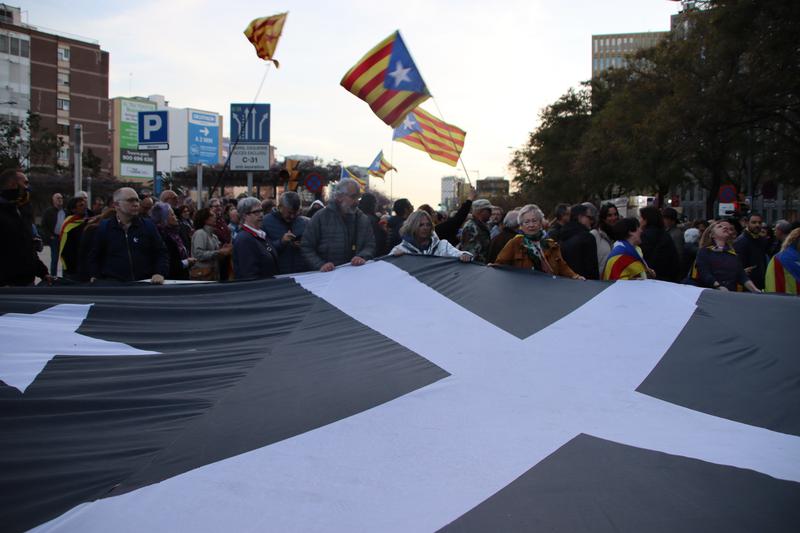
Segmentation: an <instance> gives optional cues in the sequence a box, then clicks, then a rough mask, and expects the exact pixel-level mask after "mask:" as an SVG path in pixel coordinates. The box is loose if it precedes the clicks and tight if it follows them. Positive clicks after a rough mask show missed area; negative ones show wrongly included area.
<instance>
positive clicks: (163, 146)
mask: <svg viewBox="0 0 800 533" xmlns="http://www.w3.org/2000/svg"><path fill="white" fill-rule="evenodd" d="M168 149H169V113H168V112H167V111H139V150H168Z"/></svg>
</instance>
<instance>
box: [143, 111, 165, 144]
mask: <svg viewBox="0 0 800 533" xmlns="http://www.w3.org/2000/svg"><path fill="white" fill-rule="evenodd" d="M160 129H161V117H160V116H158V115H147V116H146V117H144V140H145V141H149V140H150V134H151V133H153V132H154V131H158V130H160Z"/></svg>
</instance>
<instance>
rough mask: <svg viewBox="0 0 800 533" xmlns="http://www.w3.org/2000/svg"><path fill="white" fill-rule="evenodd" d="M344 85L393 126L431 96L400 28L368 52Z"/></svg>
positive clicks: (344, 80)
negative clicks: (404, 41)
mask: <svg viewBox="0 0 800 533" xmlns="http://www.w3.org/2000/svg"><path fill="white" fill-rule="evenodd" d="M341 84H342V87H344V88H345V89H347V90H348V91H350V92H351V93H353V94H354V95H356V96H357V97H359V98H361V99H362V100H364V101H365V102H367V103H368V104H369V106H370V107H371V108H372V111H374V112H375V114H376V115H378V118H380V119H381V120H382V121H384V122H385V123H386V124H388V125H389V126H392V127H393V128H395V127H397V126H398V125H399V124H400V123H401V122H402V121H403V118H404V117H405V116H406V115H407V114H408V113H409V112H410V111H411V110H413V109H414V108H415V107H417V106H418V105H419V104H421V103H422V102H424V101H425V100H427V99H428V98H429V97H430V93H429V92H428V88H427V86H426V85H425V81H424V80H423V79H422V76H421V75H420V73H419V70H417V66H416V65H415V64H414V61H413V60H412V59H411V54H410V53H409V52H408V49H407V48H406V45H405V43H403V38H402V37H401V36H400V32H399V31H396V32H394V33H393V34H392V35H390V36H389V37H387V38H386V39H384V40H383V41H381V42H380V43H378V45H377V46H376V47H375V48H373V49H372V50H370V51H369V52H367V54H366V55H365V56H364V57H362V58H361V59H360V60H359V62H358V63H356V64H355V66H353V68H351V69H350V70H348V71H347V74H345V75H344V77H343V78H342V81H341Z"/></svg>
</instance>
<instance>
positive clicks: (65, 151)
mask: <svg viewBox="0 0 800 533" xmlns="http://www.w3.org/2000/svg"><path fill="white" fill-rule="evenodd" d="M58 160H59V161H69V147H67V146H64V147H63V148H61V149H60V150H59V151H58Z"/></svg>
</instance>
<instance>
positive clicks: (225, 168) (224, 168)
mask: <svg viewBox="0 0 800 533" xmlns="http://www.w3.org/2000/svg"><path fill="white" fill-rule="evenodd" d="M271 65H272V62H271V61H267V66H266V68H265V69H264V76H262V77H261V83H260V84H259V85H258V91H256V95H255V97H254V98H253V103H252V104H250V112H251V113H252V112H253V110H254V109H255V108H256V102H258V97H259V95H260V94H261V89H263V88H264V82H265V81H266V79H267V74H269V67H270V66H271ZM242 128H244V123H243V124H241V125H240V126H239V134H238V135H237V136H236V140H235V141H234V142H233V145H232V146H231V149H230V150H229V151H228V159H226V160H225V164H224V165H223V166H222V172H220V173H219V176H217V181H216V182H215V183H214V186H213V187H211V190H210V191H209V192H208V198H209V199H210V198H211V196H212V195H213V194H214V191H215V190H217V186H218V185H219V182H220V181H222V178H223V177H225V172H227V171H228V170H229V169H230V167H231V156H233V151H234V150H236V147H237V146H238V145H239V139H240V138H241V137H242ZM267 151H269V150H267ZM198 194H200V192H199V191H198ZM198 198H199V197H198Z"/></svg>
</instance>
